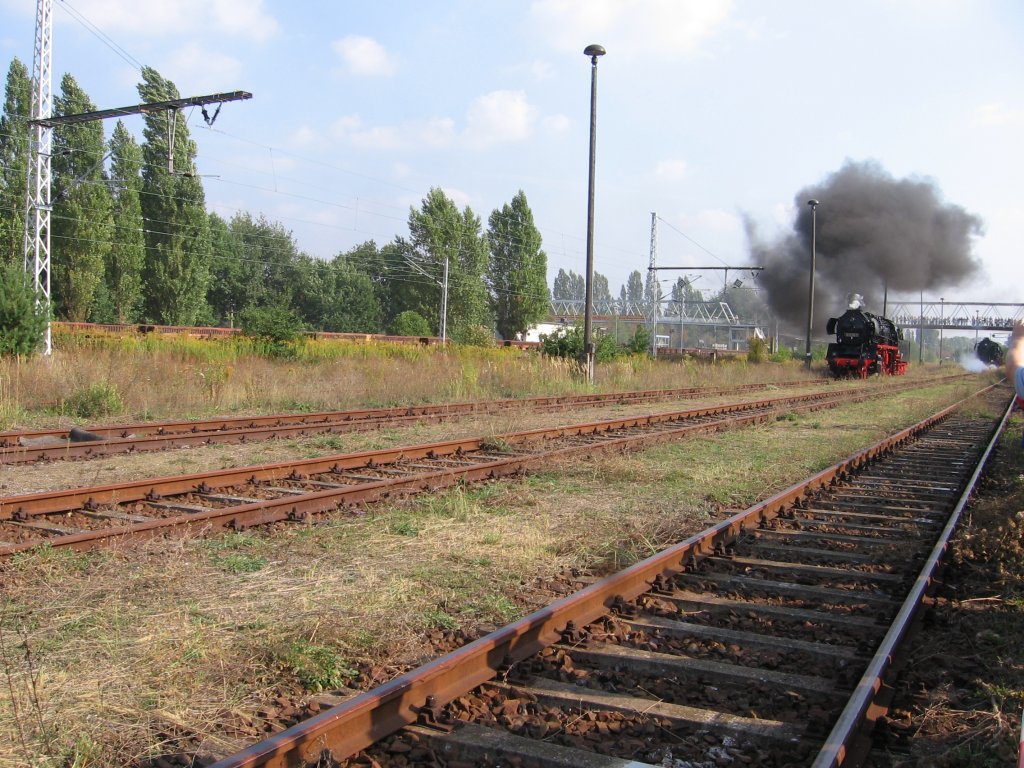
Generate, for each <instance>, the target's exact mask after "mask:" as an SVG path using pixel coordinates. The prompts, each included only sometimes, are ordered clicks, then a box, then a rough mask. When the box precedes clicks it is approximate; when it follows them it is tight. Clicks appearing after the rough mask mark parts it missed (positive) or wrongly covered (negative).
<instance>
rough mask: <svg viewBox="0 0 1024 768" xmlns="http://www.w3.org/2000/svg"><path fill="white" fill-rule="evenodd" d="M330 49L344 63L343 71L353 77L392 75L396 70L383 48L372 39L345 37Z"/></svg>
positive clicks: (354, 36)
mask: <svg viewBox="0 0 1024 768" xmlns="http://www.w3.org/2000/svg"><path fill="white" fill-rule="evenodd" d="M331 47H332V48H333V49H334V51H335V53H337V54H338V55H339V56H341V58H342V60H343V61H344V62H345V71H346V72H349V73H351V74H353V75H371V76H372V75H385V76H386V75H393V74H394V73H395V71H396V70H397V68H398V67H397V65H396V64H395V60H394V59H393V58H392V56H391V55H390V54H389V53H388V52H387V50H385V48H384V46H383V45H381V44H380V43H378V42H377V41H376V40H374V39H373V38H372V37H363V36H361V35H346V36H345V37H343V38H341V39H340V40H335V41H334V42H333V43H331Z"/></svg>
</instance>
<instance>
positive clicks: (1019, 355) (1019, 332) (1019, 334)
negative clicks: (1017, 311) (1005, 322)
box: [1006, 320, 1024, 397]
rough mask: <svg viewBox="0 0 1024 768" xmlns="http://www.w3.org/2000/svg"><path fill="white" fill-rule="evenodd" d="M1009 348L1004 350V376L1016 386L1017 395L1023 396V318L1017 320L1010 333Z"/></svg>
mask: <svg viewBox="0 0 1024 768" xmlns="http://www.w3.org/2000/svg"><path fill="white" fill-rule="evenodd" d="M1008 343H1009V347H1010V348H1009V350H1007V352H1006V378H1008V379H1009V380H1010V381H1011V382H1013V384H1014V386H1015V387H1016V388H1017V395H1018V396H1019V397H1024V320H1018V321H1017V322H1016V323H1015V324H1014V326H1013V333H1011V334H1010V341H1009V342H1008Z"/></svg>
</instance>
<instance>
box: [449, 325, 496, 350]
mask: <svg viewBox="0 0 1024 768" xmlns="http://www.w3.org/2000/svg"><path fill="white" fill-rule="evenodd" d="M453 340H454V341H455V342H456V343H457V344H463V345H465V346H467V347H493V346H494V331H492V330H491V329H490V328H488V327H487V326H485V325H469V326H465V327H462V328H459V330H458V332H457V333H456V334H455V336H454V338H453Z"/></svg>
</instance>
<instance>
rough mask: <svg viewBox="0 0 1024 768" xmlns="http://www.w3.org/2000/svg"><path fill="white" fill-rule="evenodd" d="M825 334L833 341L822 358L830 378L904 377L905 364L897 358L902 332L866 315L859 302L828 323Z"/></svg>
mask: <svg viewBox="0 0 1024 768" xmlns="http://www.w3.org/2000/svg"><path fill="white" fill-rule="evenodd" d="M828 333H829V335H830V336H832V335H834V336H835V337H836V340H835V342H833V343H831V344H829V345H828V352H827V354H826V356H825V359H826V362H827V363H828V369H829V371H831V372H832V375H833V376H859V377H860V378H862V379H866V378H867V377H868V376H871V375H874V374H882V373H885V374H888V375H890V376H900V375H902V374H903V373H906V370H907V361H906V360H904V359H903V357H902V355H901V354H900V341H901V340H902V339H903V331H902V330H900V328H899V327H898V326H897V325H896V324H895V323H894V322H893V321H892V320H890V319H889V318H887V317H882V316H881V315H873V314H871V313H870V312H865V311H864V310H863V309H861V304H860V302H859V301H857V300H855V301H852V302H851V304H850V308H849V309H847V310H846V311H845V312H844V313H843V314H842V315H840V316H839V317H833V318H830V319H829V321H828Z"/></svg>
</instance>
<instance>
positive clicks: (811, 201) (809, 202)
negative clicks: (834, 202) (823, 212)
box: [807, 200, 820, 210]
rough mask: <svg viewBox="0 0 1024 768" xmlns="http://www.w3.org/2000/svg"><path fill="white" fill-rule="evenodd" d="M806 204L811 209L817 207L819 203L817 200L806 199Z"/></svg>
mask: <svg viewBox="0 0 1024 768" xmlns="http://www.w3.org/2000/svg"><path fill="white" fill-rule="evenodd" d="M807 204H808V205H809V206H811V210H813V209H815V208H817V207H818V206H819V205H820V203H819V202H818V201H817V200H808V201H807Z"/></svg>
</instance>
